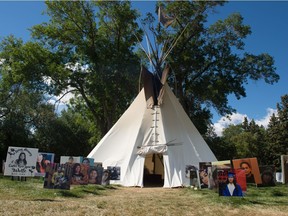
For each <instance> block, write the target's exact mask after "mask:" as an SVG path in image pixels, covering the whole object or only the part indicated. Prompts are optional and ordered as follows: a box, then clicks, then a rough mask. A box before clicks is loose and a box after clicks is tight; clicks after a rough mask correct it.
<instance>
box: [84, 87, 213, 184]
mask: <svg viewBox="0 0 288 216" xmlns="http://www.w3.org/2000/svg"><path fill="white" fill-rule="evenodd" d="M163 90H164V96H163V98H162V104H161V105H160V106H159V105H154V106H153V107H152V108H147V103H146V98H145V93H144V88H143V89H142V91H141V92H140V93H139V94H138V96H137V97H136V99H135V100H134V102H133V103H132V104H131V105H130V107H129V108H128V109H127V110H126V112H125V113H124V114H123V115H122V117H121V118H120V119H119V120H118V121H117V122H116V124H115V125H114V126H113V127H112V128H111V129H110V131H109V132H108V133H107V134H106V135H105V136H104V137H103V138H102V140H101V141H100V142H99V143H98V144H97V146H96V147H95V148H94V149H93V150H92V151H91V152H90V154H89V155H88V157H89V158H94V160H95V161H97V162H101V163H102V164H103V167H107V166H118V167H120V168H121V176H120V180H119V181H117V182H115V183H117V184H121V185H124V186H140V187H143V179H144V173H145V172H149V173H150V174H151V175H152V176H153V175H154V176H161V179H163V187H179V186H185V185H189V183H190V179H188V178H185V167H186V166H187V165H198V164H199V162H202V161H215V160H216V158H215V156H214V154H213V153H212V151H211V150H210V149H209V147H208V145H207V144H206V142H205V141H204V139H203V138H202V136H201V135H200V133H199V132H198V130H197V129H196V127H195V126H194V124H193V123H192V122H191V120H190V119H189V117H188V116H187V114H186V113H185V111H184V109H183V108H182V106H181V105H180V103H179V102H178V100H177V98H176V97H175V95H174V94H173V92H172V91H171V89H170V88H169V86H168V85H167V84H165V85H164V86H163ZM151 158H152V159H151ZM147 169H148V170H147ZM145 174H146V173H145Z"/></svg>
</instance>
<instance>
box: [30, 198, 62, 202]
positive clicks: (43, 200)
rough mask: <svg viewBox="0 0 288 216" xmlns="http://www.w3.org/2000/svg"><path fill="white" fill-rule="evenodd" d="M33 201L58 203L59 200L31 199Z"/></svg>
mask: <svg viewBox="0 0 288 216" xmlns="http://www.w3.org/2000/svg"><path fill="white" fill-rule="evenodd" d="M33 201H40V202H60V201H59V200H54V199H45V198H43V199H33Z"/></svg>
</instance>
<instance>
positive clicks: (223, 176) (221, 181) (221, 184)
mask: <svg viewBox="0 0 288 216" xmlns="http://www.w3.org/2000/svg"><path fill="white" fill-rule="evenodd" d="M212 166H213V167H216V171H217V180H216V183H217V185H218V187H217V189H218V194H219V196H222V193H223V190H224V188H225V186H226V183H227V179H228V172H230V171H231V168H227V167H223V166H218V165H212Z"/></svg>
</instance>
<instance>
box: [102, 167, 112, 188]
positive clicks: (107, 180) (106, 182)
mask: <svg viewBox="0 0 288 216" xmlns="http://www.w3.org/2000/svg"><path fill="white" fill-rule="evenodd" d="M109 184H110V175H109V171H108V170H104V172H103V175H102V181H101V185H104V186H105V185H109Z"/></svg>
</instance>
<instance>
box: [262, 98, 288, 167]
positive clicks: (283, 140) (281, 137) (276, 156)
mask: <svg viewBox="0 0 288 216" xmlns="http://www.w3.org/2000/svg"><path fill="white" fill-rule="evenodd" d="M277 115H278V116H276V115H275V114H273V115H272V116H271V118H270V121H269V125H268V129H267V142H268V147H267V151H266V157H267V161H269V163H271V164H274V165H275V166H276V168H277V169H280V164H281V161H280V156H281V155H283V154H287V151H288V95H284V96H282V97H281V103H277Z"/></svg>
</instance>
